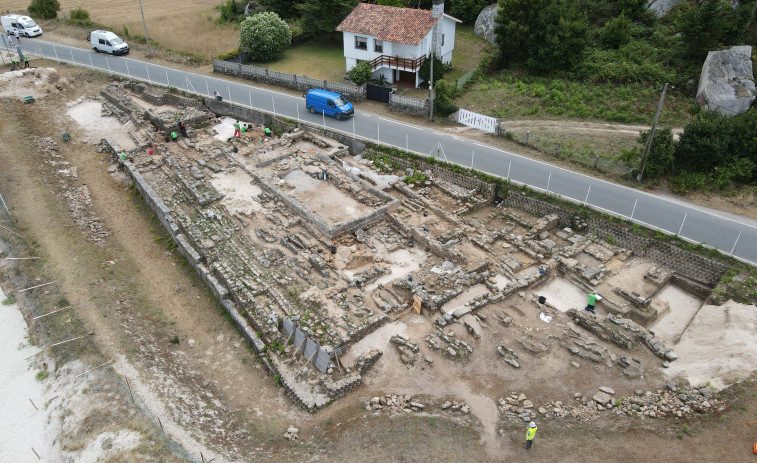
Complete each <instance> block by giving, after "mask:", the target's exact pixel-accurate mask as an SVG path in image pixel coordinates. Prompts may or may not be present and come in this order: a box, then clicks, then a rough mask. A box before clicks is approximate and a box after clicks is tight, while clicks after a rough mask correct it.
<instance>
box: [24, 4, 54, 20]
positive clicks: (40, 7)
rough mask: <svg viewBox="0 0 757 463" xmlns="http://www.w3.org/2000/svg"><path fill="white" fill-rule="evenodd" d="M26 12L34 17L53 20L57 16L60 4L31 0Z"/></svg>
mask: <svg viewBox="0 0 757 463" xmlns="http://www.w3.org/2000/svg"><path fill="white" fill-rule="evenodd" d="M27 10H29V14H32V15H34V16H39V17H41V18H44V19H53V18H55V17H56V16H58V11H60V3H58V0H32V2H31V3H30V4H29V7H28V8H27Z"/></svg>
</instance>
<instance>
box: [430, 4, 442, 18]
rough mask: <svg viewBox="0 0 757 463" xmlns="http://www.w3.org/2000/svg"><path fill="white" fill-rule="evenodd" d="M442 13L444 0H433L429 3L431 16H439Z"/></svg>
mask: <svg viewBox="0 0 757 463" xmlns="http://www.w3.org/2000/svg"><path fill="white" fill-rule="evenodd" d="M443 14H444V0H434V1H433V3H432V5H431V17H432V18H441V17H442V15H443Z"/></svg>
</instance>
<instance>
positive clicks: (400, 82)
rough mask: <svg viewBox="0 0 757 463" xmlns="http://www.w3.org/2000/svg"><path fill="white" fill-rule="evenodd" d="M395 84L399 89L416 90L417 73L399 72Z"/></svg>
mask: <svg viewBox="0 0 757 463" xmlns="http://www.w3.org/2000/svg"><path fill="white" fill-rule="evenodd" d="M398 73H399V75H396V76H395V77H396V78H395V80H394V83H395V84H396V85H397V86H399V87H410V88H415V73H414V72H408V71H398Z"/></svg>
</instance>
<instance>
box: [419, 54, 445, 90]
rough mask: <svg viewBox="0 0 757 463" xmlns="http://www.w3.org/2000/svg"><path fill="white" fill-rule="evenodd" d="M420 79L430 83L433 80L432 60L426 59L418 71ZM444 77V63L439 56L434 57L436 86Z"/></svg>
mask: <svg viewBox="0 0 757 463" xmlns="http://www.w3.org/2000/svg"><path fill="white" fill-rule="evenodd" d="M418 77H420V78H421V79H423V80H425V81H426V82H428V81H429V80H431V60H430V59H428V58H426V59H425V60H424V61H423V64H421V68H420V69H418ZM442 77H444V63H442V60H440V59H439V57H438V56H434V84H436V83H437V82H438V81H439V80H440V79H441V78H442Z"/></svg>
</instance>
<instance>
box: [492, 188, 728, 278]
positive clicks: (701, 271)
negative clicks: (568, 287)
mask: <svg viewBox="0 0 757 463" xmlns="http://www.w3.org/2000/svg"><path fill="white" fill-rule="evenodd" d="M503 203H504V205H505V206H509V207H515V208H518V209H520V210H523V211H525V212H528V213H529V214H532V215H535V216H537V217H543V216H545V215H547V214H555V215H557V216H558V217H559V218H560V220H559V226H560V227H561V228H562V227H569V226H570V225H571V219H572V218H573V217H574V216H575V215H576V212H575V211H572V210H568V209H563V208H561V207H560V206H557V205H555V204H551V203H548V202H546V201H541V200H539V199H535V198H531V197H528V196H526V195H524V194H521V193H519V192H515V191H511V192H510V194H509V195H508V196H507V197H506V198H505V199H504V200H503ZM583 221H584V222H586V224H587V225H588V229H587V231H588V232H589V233H591V234H593V235H596V236H597V238H599V239H601V240H606V239H608V238H612V240H613V242H614V244H615V245H616V246H620V247H623V248H626V249H628V250H630V251H632V252H633V253H634V254H635V255H637V256H640V257H643V258H645V259H649V260H651V261H654V262H657V263H658V265H660V266H663V267H666V268H669V269H671V270H673V271H675V272H678V273H679V274H681V275H684V276H686V277H687V278H690V279H692V280H694V281H695V282H698V283H701V284H705V285H707V286H711V287H714V286H715V285H716V284H717V282H718V281H719V280H720V278H721V277H722V276H723V274H724V273H725V271H726V270H727V269H728V267H727V266H726V265H724V264H721V263H720V262H716V261H714V260H711V259H708V258H706V257H702V256H700V255H697V254H694V253H691V252H689V251H686V250H684V249H681V248H679V247H677V246H674V245H672V244H669V243H665V242H662V241H659V240H656V239H653V238H644V237H641V236H637V235H635V234H634V233H633V232H632V231H631V230H630V229H627V228H624V227H620V226H617V225H615V224H613V223H610V222H608V221H606V220H604V219H602V218H600V217H594V216H592V217H588V218H586V219H583Z"/></svg>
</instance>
